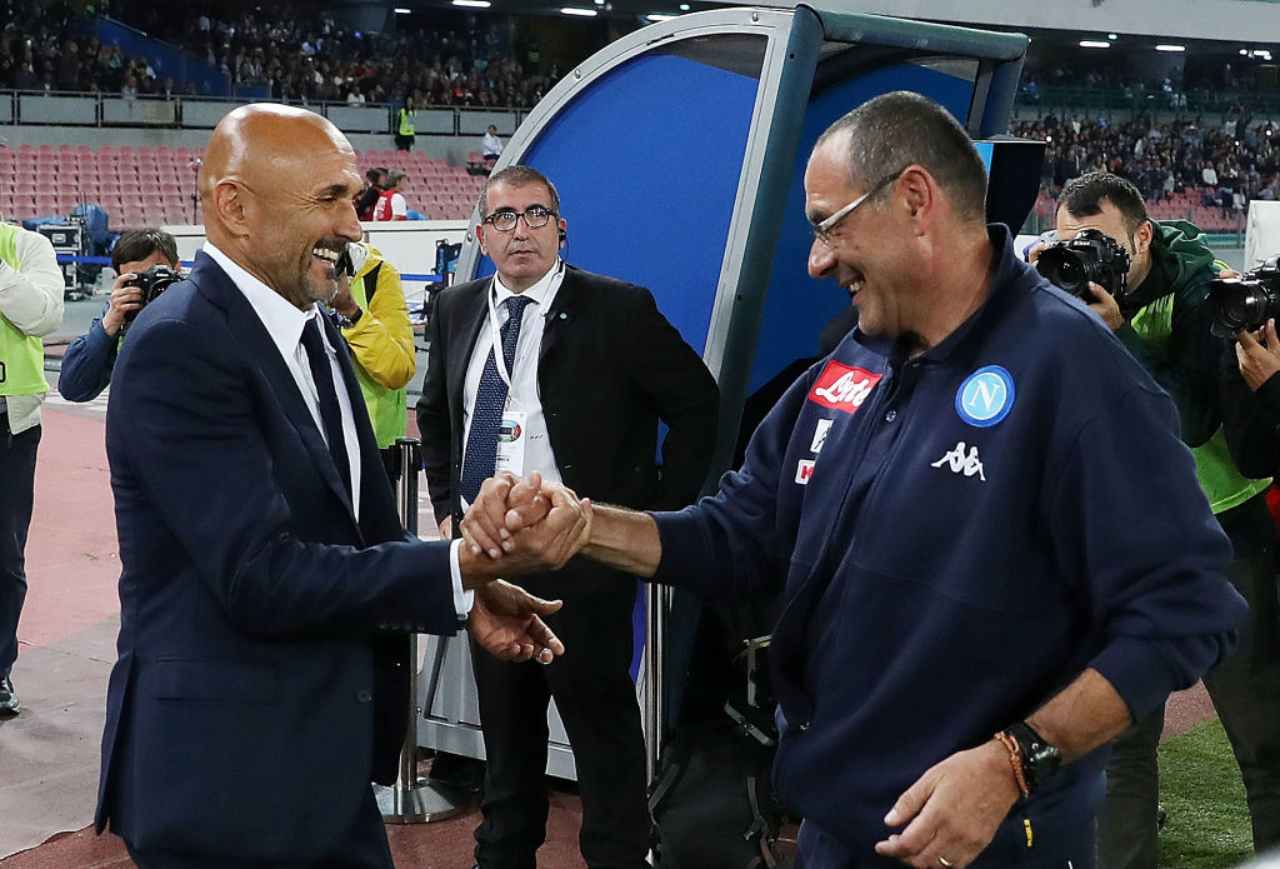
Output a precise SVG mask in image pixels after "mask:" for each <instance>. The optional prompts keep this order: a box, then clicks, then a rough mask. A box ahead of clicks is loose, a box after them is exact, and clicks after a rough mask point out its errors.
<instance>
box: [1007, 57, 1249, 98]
mask: <svg viewBox="0 0 1280 869" xmlns="http://www.w3.org/2000/svg"><path fill="white" fill-rule="evenodd" d="M1258 70H1259V67H1258V66H1257V65H1256V64H1255V63H1252V62H1249V61H1246V62H1243V63H1240V64H1232V63H1231V62H1230V61H1229V60H1222V61H1221V62H1219V61H1218V60H1216V59H1212V58H1202V59H1201V62H1200V63H1199V64H1198V65H1196V66H1193V67H1187V68H1185V69H1183V70H1181V71H1173V72H1170V73H1169V74H1165V75H1160V74H1157V75H1149V76H1146V77H1144V76H1142V75H1137V74H1135V73H1133V72H1132V71H1128V70H1120V69H1117V68H1109V67H1107V66H1102V65H1099V66H1091V67H1087V68H1086V69H1084V70H1082V69H1081V67H1080V64H1079V63H1078V62H1076V61H1075V60H1073V62H1072V63H1069V64H1068V63H1051V62H1045V59H1043V58H1042V59H1041V60H1040V62H1035V61H1034V60H1033V61H1032V62H1031V63H1029V64H1028V66H1027V68H1026V69H1024V70H1023V73H1022V78H1021V79H1020V81H1019V84H1018V98H1017V99H1018V102H1019V103H1020V104H1022V105H1029V106H1039V105H1045V104H1050V103H1053V102H1056V101H1057V100H1055V99H1054V95H1055V94H1057V95H1059V96H1061V95H1062V94H1063V93H1064V92H1067V93H1076V94H1078V93H1081V92H1087V93H1089V94H1091V95H1093V96H1094V97H1095V98H1097V97H1098V96H1099V95H1101V94H1104V93H1105V94H1108V95H1111V96H1118V97H1119V98H1120V104H1122V105H1142V106H1144V107H1146V108H1148V109H1158V110H1165V111H1185V110H1187V109H1188V108H1191V109H1192V110H1194V109H1195V107H1196V106H1205V105H1210V104H1213V105H1216V104H1219V103H1221V101H1222V100H1223V99H1227V100H1230V101H1233V102H1237V103H1239V104H1240V105H1238V106H1237V109H1238V110H1240V111H1243V110H1244V105H1245V104H1247V103H1249V102H1251V101H1254V100H1256V99H1257V97H1258V96H1259V95H1261V94H1265V93H1268V92H1269V91H1274V85H1272V84H1270V83H1269V82H1268V81H1265V80H1261V79H1260V78H1259V76H1258Z"/></svg>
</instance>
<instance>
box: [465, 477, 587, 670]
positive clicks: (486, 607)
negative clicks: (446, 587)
mask: <svg viewBox="0 0 1280 869" xmlns="http://www.w3.org/2000/svg"><path fill="white" fill-rule="evenodd" d="M591 520H592V510H591V502H590V501H589V500H587V499H585V498H584V499H581V500H579V498H578V496H577V495H575V494H574V493H573V491H572V490H571V489H568V488H566V487H564V486H561V485H558V484H552V483H544V482H543V480H542V476H541V475H540V474H537V473H534V474H532V475H530V477H529V479H527V480H522V479H520V478H519V477H516V476H514V475H513V474H509V473H503V474H499V475H497V476H495V477H492V478H490V479H488V480H485V482H484V484H483V485H482V486H481V487H480V492H479V494H478V495H477V496H476V499H475V502H474V503H472V505H471V507H470V509H468V510H467V515H466V516H465V517H464V518H463V520H462V525H461V527H460V531H461V534H462V545H461V548H460V550H459V552H458V566H459V567H460V568H461V572H462V582H463V586H464V587H465V588H467V589H472V590H474V591H475V592H476V597H475V603H474V605H473V606H472V610H471V615H470V618H469V619H468V622H467V629H468V630H469V631H470V632H471V635H472V637H473V638H474V639H475V641H476V642H477V643H478V644H479V645H480V646H481V647H482V648H484V649H485V650H486V651H488V652H489V653H490V654H492V655H494V656H495V657H497V658H499V659H501V660H504V661H515V662H520V661H528V660H530V659H536V660H537V661H538V662H540V663H542V664H550V663H551V662H552V661H553V660H554V659H555V658H556V657H557V656H559V655H563V654H564V644H563V643H561V642H560V640H559V638H558V637H556V635H555V633H554V632H553V631H552V630H551V628H550V627H548V626H547V624H546V623H545V622H544V621H543V618H544V617H545V616H549V615H551V614H553V613H555V612H557V611H559V609H560V608H561V606H563V602H562V601H547V600H543V599H541V598H538V597H535V596H533V595H531V594H529V593H528V592H527V591H525V590H524V589H522V588H520V587H518V586H515V585H511V584H510V583H507V582H503V581H502V580H501V579H499V577H501V576H505V577H516V576H524V575H526V574H530V573H543V572H546V571H550V570H558V569H560V568H561V567H563V566H564V565H565V563H566V562H567V561H568V560H569V559H570V558H572V557H573V556H574V555H576V554H577V553H578V552H579V551H580V550H581V549H582V548H583V546H585V545H586V543H587V541H588V540H589V539H590V537H591ZM442 530H445V531H446V536H448V534H447V531H448V529H447V527H444V528H442Z"/></svg>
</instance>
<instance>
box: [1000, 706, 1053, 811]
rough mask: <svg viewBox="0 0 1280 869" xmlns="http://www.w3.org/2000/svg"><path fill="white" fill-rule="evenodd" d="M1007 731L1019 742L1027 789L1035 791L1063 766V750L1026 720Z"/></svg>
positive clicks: (1020, 758)
mask: <svg viewBox="0 0 1280 869" xmlns="http://www.w3.org/2000/svg"><path fill="white" fill-rule="evenodd" d="M1005 733H1007V734H1008V735H1009V736H1010V737H1012V738H1013V741H1014V742H1016V743H1017V744H1018V755H1019V760H1020V761H1021V762H1022V774H1023V776H1024V777H1025V779H1026V782H1027V790H1028V791H1029V792H1031V793H1035V791H1036V789H1037V788H1038V787H1039V786H1041V785H1043V784H1044V783H1045V782H1046V781H1048V780H1049V779H1050V778H1051V777H1052V776H1053V774H1054V773H1056V772H1057V771H1058V767H1060V766H1062V752H1061V751H1059V750H1058V747H1057V746H1056V745H1052V744H1050V743H1049V742H1048V741H1047V740H1046V739H1044V737H1042V736H1041V735H1040V734H1038V733H1036V732H1035V730H1033V729H1032V728H1031V725H1029V724H1027V723H1026V722H1025V721H1019V722H1018V723H1017V724H1014V725H1012V726H1011V727H1010V728H1009V729H1008V730H1006V731H1005Z"/></svg>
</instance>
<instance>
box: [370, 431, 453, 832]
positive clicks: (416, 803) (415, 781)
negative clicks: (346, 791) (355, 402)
mask: <svg viewBox="0 0 1280 869" xmlns="http://www.w3.org/2000/svg"><path fill="white" fill-rule="evenodd" d="M396 448H397V449H398V450H399V455H398V456H397V462H396V464H397V466H398V473H397V475H396V476H397V478H398V481H397V494H398V496H399V497H398V499H397V500H398V503H399V508H400V520H401V522H403V523H404V528H405V530H406V531H408V532H409V533H410V534H415V535H416V534H417V533H418V470H419V469H420V468H421V467H422V445H421V443H420V442H419V441H418V440H417V439H416V438H399V439H398V440H397V441H396ZM444 639H445V638H443V637H442V638H441V641H442V642H441V644H440V645H439V646H438V647H437V649H436V655H435V660H434V661H433V663H432V668H431V684H430V685H429V686H428V688H427V696H426V697H425V698H424V702H423V703H422V704H419V702H418V635H417V634H410V635H409V669H410V673H409V709H408V712H407V719H408V730H407V732H406V733H405V737H404V745H403V746H402V747H401V748H400V772H399V775H398V776H397V777H396V783H395V784H394V785H392V786H390V787H387V786H386V785H374V786H373V791H374V794H375V795H376V796H377V798H378V810H379V811H380V812H382V819H383V820H384V821H386V822H387V823H388V824H424V823H430V822H431V821H442V820H444V819H445V818H451V817H453V816H454V815H457V814H459V813H460V812H462V811H464V810H465V809H467V808H469V807H470V797H469V795H468V794H467V792H466V791H464V790H462V789H461V788H456V787H453V786H452V785H448V784H445V783H443V782H437V781H432V780H430V779H424V778H419V777H418V718H419V716H421V715H423V714H424V711H430V709H431V706H432V704H433V703H434V701H435V695H436V687H437V685H438V684H439V675H440V666H441V664H442V663H443V660H444V645H443V641H444Z"/></svg>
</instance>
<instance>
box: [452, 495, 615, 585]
mask: <svg viewBox="0 0 1280 869" xmlns="http://www.w3.org/2000/svg"><path fill="white" fill-rule="evenodd" d="M460 530H461V532H462V545H463V546H465V547H466V548H467V549H468V550H469V552H470V555H471V556H472V557H473V558H480V557H487V559H488V560H489V562H490V566H491V567H492V569H493V570H495V571H496V573H497V574H500V575H502V576H520V575H524V574H528V573H541V572H544V571H548V570H559V569H560V568H561V567H563V566H564V565H565V562H567V561H568V560H569V559H570V558H572V557H573V556H574V555H576V554H577V552H578V550H580V549H581V548H582V547H583V546H584V545H585V544H586V542H587V539H588V538H589V537H590V535H591V501H590V500H589V499H587V498H583V499H579V498H578V496H577V495H576V494H575V493H574V492H573V490H572V489H569V488H567V487H565V486H562V485H559V484H555V483H547V482H544V481H543V479H542V475H541V474H538V473H536V472H535V473H533V474H531V475H530V476H529V479H528V480H522V479H520V478H519V477H517V476H515V475H514V474H510V473H505V472H504V473H501V474H498V475H497V476H495V477H491V478H489V479H488V480H485V481H484V484H483V485H482V486H481V487H480V493H479V494H478V495H477V496H476V499H475V502H474V503H472V505H471V508H470V509H469V510H467V515H466V516H465V517H464V518H463V520H462V524H461V526H460Z"/></svg>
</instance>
